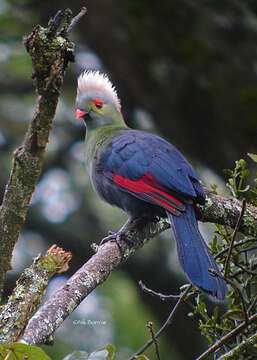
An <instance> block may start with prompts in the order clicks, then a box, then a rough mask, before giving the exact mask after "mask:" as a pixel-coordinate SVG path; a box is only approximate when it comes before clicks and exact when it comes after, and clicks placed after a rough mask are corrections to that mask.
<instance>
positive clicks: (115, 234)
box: [99, 231, 123, 252]
mask: <svg viewBox="0 0 257 360" xmlns="http://www.w3.org/2000/svg"><path fill="white" fill-rule="evenodd" d="M108 234H109V235H107V236H105V237H104V238H103V239H102V240H101V242H100V244H99V245H103V244H105V243H106V242H108V241H112V240H114V241H116V243H117V245H118V247H119V249H120V250H121V252H122V245H121V240H122V235H123V232H122V231H117V232H114V231H108Z"/></svg>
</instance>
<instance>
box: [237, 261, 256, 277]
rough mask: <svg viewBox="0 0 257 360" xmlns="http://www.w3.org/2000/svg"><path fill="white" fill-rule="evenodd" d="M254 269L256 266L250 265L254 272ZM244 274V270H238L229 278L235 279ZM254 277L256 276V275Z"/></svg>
mask: <svg viewBox="0 0 257 360" xmlns="http://www.w3.org/2000/svg"><path fill="white" fill-rule="evenodd" d="M255 269H257V264H254V265H252V270H255ZM248 271H249V270H248ZM244 272H245V270H242V269H240V270H238V271H236V272H234V274H232V275H231V276H230V277H231V279H233V278H235V277H237V276H238V275H241V274H243V273H244ZM251 275H252V274H251ZM254 276H256V274H255V275H254Z"/></svg>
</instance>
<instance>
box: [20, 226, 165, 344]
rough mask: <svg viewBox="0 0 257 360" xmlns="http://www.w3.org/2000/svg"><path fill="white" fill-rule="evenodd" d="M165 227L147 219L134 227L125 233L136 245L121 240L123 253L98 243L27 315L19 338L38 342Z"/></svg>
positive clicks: (43, 339)
mask: <svg viewBox="0 0 257 360" xmlns="http://www.w3.org/2000/svg"><path fill="white" fill-rule="evenodd" d="M167 228H168V223H167V222H165V221H163V220H162V221H159V222H158V223H148V224H145V227H144V228H143V229H142V228H141V231H139V229H134V230H131V231H128V232H127V233H126V236H127V237H128V238H133V239H134V241H135V244H138V245H137V246H135V247H133V248H131V249H130V248H129V246H128V244H127V243H126V242H124V241H122V249H123V253H124V255H123V256H124V257H122V255H121V251H120V248H119V246H118V245H117V243H116V242H114V241H109V242H106V243H104V244H103V245H101V246H99V247H98V251H97V253H96V254H95V255H93V256H92V257H91V258H90V259H89V260H88V262H87V263H85V264H84V265H83V266H82V267H81V268H80V269H79V270H78V271H77V272H76V273H75V274H74V275H73V276H72V277H71V278H70V279H69V280H68V281H67V283H66V284H65V285H64V286H62V287H61V288H60V289H59V290H57V291H56V292H55V294H54V295H53V296H52V297H51V298H50V299H49V300H48V301H47V302H46V303H45V304H44V305H43V306H42V307H41V308H40V309H39V310H38V311H37V313H36V314H35V315H34V316H33V317H32V318H31V319H30V321H29V323H28V325H27V327H26V329H25V332H24V334H23V337H22V341H24V342H26V343H27V344H30V345H40V344H42V343H44V342H45V341H46V340H47V338H48V337H49V336H50V335H52V334H53V333H54V332H55V330H56V329H57V328H58V327H59V326H60V325H61V323H62V322H63V321H64V320H65V319H66V317H67V316H68V315H70V314H71V313H72V312H73V311H74V310H75V308H76V307H77V306H78V305H79V304H80V303H81V301H82V300H83V299H84V298H85V297H86V296H87V295H88V294H90V293H91V292H92V291H93V290H94V289H95V288H96V287H97V286H98V285H100V284H101V283H103V282H104V281H105V280H106V279H107V277H108V276H109V275H110V273H111V271H112V270H113V269H115V268H116V267H117V266H118V265H119V264H120V263H121V262H122V261H123V260H124V259H127V258H128V257H129V256H131V255H132V254H133V252H134V251H135V249H136V248H137V247H140V246H142V245H143V244H144V242H145V241H147V240H148V239H149V238H152V237H154V236H155V235H157V234H158V233H160V232H161V231H164V230H165V229H167Z"/></svg>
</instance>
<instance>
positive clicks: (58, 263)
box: [0, 245, 71, 344]
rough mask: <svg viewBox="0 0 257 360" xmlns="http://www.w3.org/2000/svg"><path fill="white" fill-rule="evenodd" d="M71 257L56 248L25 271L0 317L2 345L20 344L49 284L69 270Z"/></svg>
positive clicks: (37, 259)
mask: <svg viewBox="0 0 257 360" xmlns="http://www.w3.org/2000/svg"><path fill="white" fill-rule="evenodd" d="M70 259H71V253H70V252H65V251H64V250H62V249H61V248H59V247H57V246H56V245H53V246H51V248H50V249H49V250H48V251H47V253H46V254H45V255H39V256H38V257H37V258H36V259H35V260H34V262H33V264H32V265H31V266H30V267H29V268H27V269H25V270H24V272H23V273H22V274H21V276H20V278H19V280H18V281H17V284H16V287H15V289H14V290H13V293H12V295H11V296H10V297H9V299H8V302H7V304H5V305H4V306H3V307H2V311H1V314H0V330H1V331H0V343H2V344H11V343H13V342H15V341H17V340H18V338H19V337H20V335H21V334H22V332H23V330H24V328H25V327H26V325H27V323H28V321H29V319H30V317H31V315H32V314H33V313H34V311H35V310H36V309H37V307H38V305H39V304H40V303H41V299H42V296H43V294H44V292H45V289H46V286H47V284H48V282H49V280H50V279H51V278H52V277H53V276H54V275H55V274H57V273H61V272H64V271H66V270H67V269H68V263H69V261H70Z"/></svg>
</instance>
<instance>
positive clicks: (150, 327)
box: [146, 321, 161, 360]
mask: <svg viewBox="0 0 257 360" xmlns="http://www.w3.org/2000/svg"><path fill="white" fill-rule="evenodd" d="M146 327H147V328H148V329H149V331H150V334H151V337H152V340H153V343H154V346H155V353H156V357H157V359H158V360H161V358H160V352H159V345H158V342H157V339H156V337H155V334H154V331H153V323H152V322H151V321H149V322H148V323H147V324H146Z"/></svg>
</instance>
